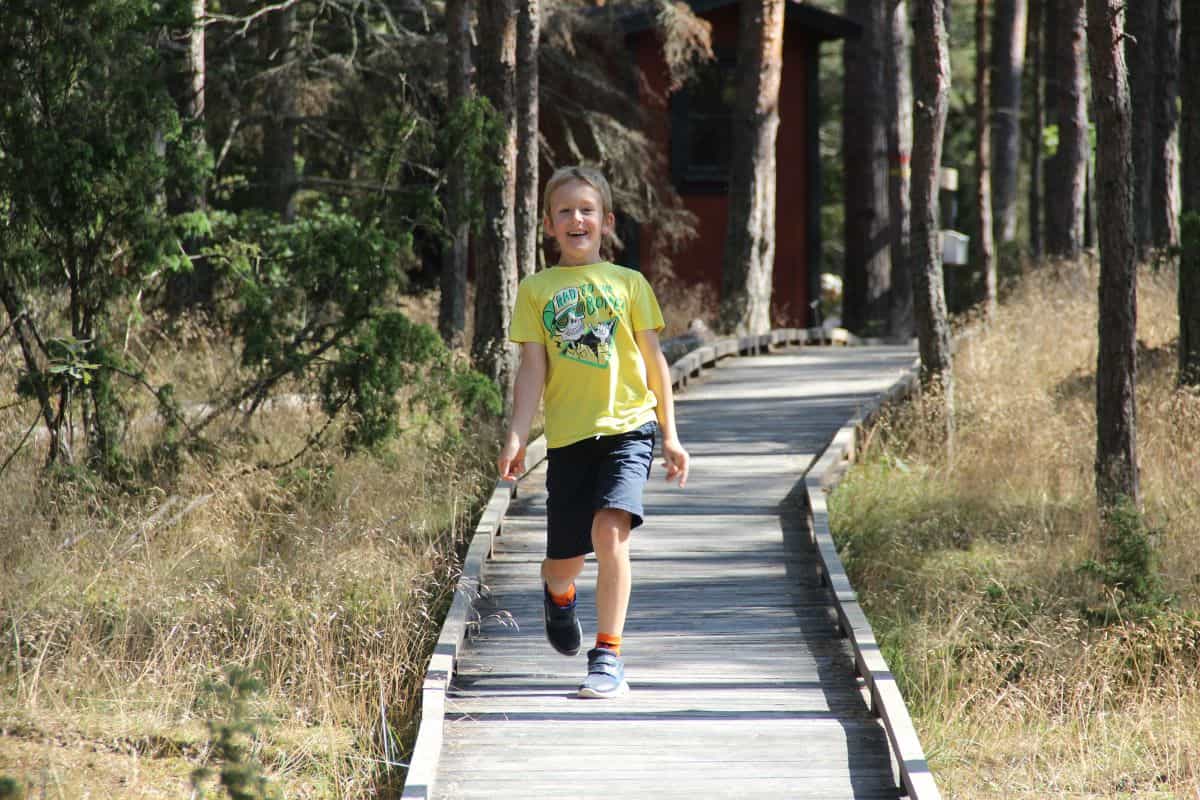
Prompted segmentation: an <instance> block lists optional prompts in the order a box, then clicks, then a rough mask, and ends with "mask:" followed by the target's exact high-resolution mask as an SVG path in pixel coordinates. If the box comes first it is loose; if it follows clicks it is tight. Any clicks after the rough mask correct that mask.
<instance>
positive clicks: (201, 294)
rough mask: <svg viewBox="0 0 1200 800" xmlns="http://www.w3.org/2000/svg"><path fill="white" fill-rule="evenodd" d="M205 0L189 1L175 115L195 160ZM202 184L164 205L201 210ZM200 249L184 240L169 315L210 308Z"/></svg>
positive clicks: (202, 144)
mask: <svg viewBox="0 0 1200 800" xmlns="http://www.w3.org/2000/svg"><path fill="white" fill-rule="evenodd" d="M206 13H207V9H206V0H192V26H191V29H190V30H189V31H188V37H187V49H186V51H185V54H184V67H183V77H184V80H183V82H182V83H183V85H182V86H181V87H180V97H179V101H180V102H179V103H178V106H179V115H180V117H182V119H183V124H184V126H185V128H186V130H187V132H188V141H189V144H190V145H191V147H192V149H193V151H194V152H195V154H196V155H197V157H200V156H202V155H203V154H204V153H205V152H206V151H207V150H208V141H207V137H206V135H205V117H204V104H205V83H206V81H207V70H206V66H205V34H204V30H205V29H204V19H205V16H206ZM205 195H206V192H205V187H204V186H203V185H200V186H195V187H188V188H186V189H184V190H183V191H181V192H179V193H177V195H176V196H175V197H172V198H171V199H170V201H169V202H168V207H169V209H170V211H171V213H172V214H185V213H188V212H195V211H203V210H204V209H205V208H206V207H207V205H208V203H207V198H206V196H205ZM203 247H204V242H203V240H201V239H188V240H186V241H184V242H183V249H184V252H186V253H187V254H188V255H189V256H191V258H192V269H191V271H190V272H184V273H174V274H172V275H171V277H170V278H169V279H168V281H167V307H168V308H169V309H171V310H172V311H173V312H179V311H182V310H183V309H185V308H193V307H196V306H211V305H212V302H213V291H214V289H215V287H214V285H213V284H214V282H215V280H216V278H215V276H214V274H213V270H212V266H211V265H210V264H209V263H208V261H207V260H206V259H204V258H200V257H199V254H200V251H201V249H202V248H203Z"/></svg>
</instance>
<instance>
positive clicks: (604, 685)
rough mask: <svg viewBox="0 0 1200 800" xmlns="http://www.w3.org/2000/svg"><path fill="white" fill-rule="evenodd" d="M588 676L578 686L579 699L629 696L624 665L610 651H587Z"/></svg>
mask: <svg viewBox="0 0 1200 800" xmlns="http://www.w3.org/2000/svg"><path fill="white" fill-rule="evenodd" d="M587 655H588V675H587V677H586V678H584V679H583V683H581V684H580V685H579V696H580V697H622V696H624V695H627V694H629V684H628V683H626V682H625V664H624V662H622V661H621V657H620V656H618V655H617V654H616V653H614V652H613V651H612V650H605V649H604V648H602V647H597V648H594V649H592V650H588V654H587Z"/></svg>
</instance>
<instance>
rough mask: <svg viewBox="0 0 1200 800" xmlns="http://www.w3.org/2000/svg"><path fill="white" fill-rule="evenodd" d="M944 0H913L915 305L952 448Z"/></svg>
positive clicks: (927, 370)
mask: <svg viewBox="0 0 1200 800" xmlns="http://www.w3.org/2000/svg"><path fill="white" fill-rule="evenodd" d="M943 2H944V0H916V2H915V4H914V5H915V9H914V10H915V12H916V13H915V14H914V19H913V32H914V48H913V60H914V76H913V77H914V81H913V94H914V97H915V100H916V103H915V105H914V115H913V159H912V163H913V176H912V209H913V230H912V265H913V309H914V311H915V314H916V319H917V338H918V339H919V342H920V350H921V381H922V383H923V384H924V386H925V388H926V389H927V390H928V389H933V390H934V391H936V392H938V393H940V396H941V401H942V403H943V410H944V420H943V421H944V424H945V428H944V435H945V440H946V447H947V452H952V447H953V431H954V428H953V419H954V383H953V375H952V372H951V361H950V325H949V322H948V320H947V316H946V293H945V289H944V286H943V281H942V250H941V241H940V236H939V231H938V227H939V226H938V196H937V191H938V172H939V169H940V164H941V160H942V136H943V134H944V133H945V129H946V112H947V109H948V105H949V96H950V52H949V47H948V43H947V37H946V28H945V24H944V22H943V19H944V17H943V13H944V7H943Z"/></svg>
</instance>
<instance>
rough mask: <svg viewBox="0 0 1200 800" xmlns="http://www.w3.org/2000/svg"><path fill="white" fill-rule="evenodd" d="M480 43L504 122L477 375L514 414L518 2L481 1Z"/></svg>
mask: <svg viewBox="0 0 1200 800" xmlns="http://www.w3.org/2000/svg"><path fill="white" fill-rule="evenodd" d="M479 38H480V41H481V42H482V45H481V47H480V51H481V57H480V70H479V71H480V75H481V77H482V80H481V88H482V90H483V94H484V96H485V97H486V98H487V99H488V100H489V101H490V102H491V104H492V107H493V109H494V110H495V113H496V115H497V117H498V119H499V122H500V134H499V135H498V136H496V138H495V139H494V140H493V141H491V142H489V143H488V144H489V149H490V152H488V159H489V161H490V162H491V163H492V164H493V165H495V166H496V168H497V169H496V170H495V172H494V174H493V175H492V176H491V177H490V178H489V179H488V181H487V183H486V185H485V186H484V190H483V213H484V222H483V230H482V232H481V235H480V237H479V247H478V249H477V251H476V255H477V259H476V280H475V336H474V341H473V343H472V347H471V352H472V356H473V357H474V361H475V367H476V369H478V370H479V371H481V372H483V373H484V374H485V375H487V376H488V377H490V378H491V379H492V380H494V381H495V382H496V384H497V386H499V388H500V392H501V394H502V396H503V397H504V398H505V406H506V408H511V405H512V388H513V380H514V378H515V376H516V351H515V349H514V348H513V346H512V345H511V344H509V342H508V326H509V322H510V321H511V319H512V307H513V302H514V301H515V300H516V297H517V240H516V220H515V210H514V206H515V203H516V171H517V108H516V77H517V15H516V4H515V0H480V3H479Z"/></svg>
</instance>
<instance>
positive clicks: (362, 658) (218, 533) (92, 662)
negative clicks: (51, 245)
mask: <svg viewBox="0 0 1200 800" xmlns="http://www.w3.org/2000/svg"><path fill="white" fill-rule="evenodd" d="M179 338H182V340H183V346H182V347H179V346H178V344H179ZM155 342H159V344H155ZM130 346H131V348H142V349H141V351H140V352H139V353H138V355H139V356H140V357H141V358H142V359H143V360H144V361H145V362H146V363H148V364H150V365H151V368H152V370H156V372H155V374H154V375H153V377H154V378H165V377H175V378H177V379H178V380H179V383H180V384H181V385H183V386H184V387H186V388H187V389H188V393H186V394H185V393H183V392H182V391H181V394H182V395H183V396H184V397H187V396H202V395H192V394H191V392H192V391H198V390H199V389H200V388H202V387H203V388H207V389H209V390H210V391H211V388H212V387H213V386H217V385H220V384H221V382H222V380H223V379H224V373H225V372H226V371H227V369H228V367H227V366H226V365H228V364H231V363H236V362H235V361H232V360H231V359H230V355H231V354H230V353H228V352H227V351H226V350H225V349H223V348H222V347H221V346H220V345H218V344H216V343H214V342H211V341H208V340H206V339H205V338H204V337H203V335H202V334H201V332H200V331H199V329H191V330H190V332H188V330H185V331H184V332H183V333H182V334H177V338H176V339H175V345H174V346H172V345H171V344H170V343H168V342H167V341H166V340H165V338H164V337H160V336H159V335H158V334H157V333H156V332H153V331H151V330H148V329H143V330H139V331H137V332H135V334H134V335H133V336H131V345H130ZM11 368H12V363H11V362H10V363H9V364H8V365H7V367H6V368H5V369H11ZM10 377H11V373H10ZM3 385H5V386H11V385H12V381H11V380H9V379H5V380H4V381H3ZM6 404H7V400H6V399H5V398H0V407H3V406H5V405H6ZM146 408H147V409H148V405H147V406H146ZM27 410H28V409H26V408H22V407H16V408H11V409H8V410H5V411H3V412H0V416H3V418H2V419H0V431H4V432H5V433H4V434H3V438H2V441H3V445H4V450H5V454H7V450H8V449H9V448H11V447H12V445H14V444H15V443H16V441H17V439H18V438H19V435H20V432H23V431H24V426H22V425H21V424H20V423H21V418H22V417H25V416H27V415H26V414H25V413H24V412H25V411H27ZM132 413H138V410H137V409H135V410H134V411H133V412H132ZM260 416H261V418H260V419H256V420H255V421H254V422H253V423H252V424H251V425H250V426H249V427H242V426H241V424H240V423H238V424H236V425H235V424H230V425H229V426H227V427H225V428H224V429H222V430H213V431H211V433H212V442H213V443H214V445H215V446H214V447H213V448H211V449H204V450H196V451H193V452H191V453H188V454H185V455H184V460H183V464H182V465H181V466H180V468H179V471H178V474H176V475H174V476H173V477H171V478H170V480H169V481H168V482H166V483H163V484H161V485H160V484H157V483H156V482H155V481H154V480H146V481H145V482H143V483H139V484H136V485H133V486H127V487H125V488H124V489H116V488H113V487H109V486H105V485H102V484H99V483H96V482H93V481H89V480H87V479H85V478H83V477H82V476H78V475H76V476H73V477H69V478H68V477H64V478H62V479H45V478H43V477H42V476H40V475H39V470H40V466H41V463H40V462H41V459H42V458H43V457H44V453H43V452H41V448H39V447H36V446H35V447H33V448H31V449H29V450H28V451H27V452H26V453H25V454H23V455H21V456H20V457H18V458H17V459H16V461H14V463H13V464H12V466H11V467H10V468H9V471H8V472H7V473H6V474H5V475H4V478H3V480H4V486H5V487H6V491H4V492H2V493H0V520H4V533H3V535H2V536H0V587H2V590H0V637H2V638H0V640H2V641H3V643H4V644H3V650H0V775H8V776H11V777H16V778H18V779H19V780H21V781H22V782H23V783H24V784H25V785H26V786H27V787H29V788H30V789H31V796H39V797H40V796H45V797H66V798H73V797H83V796H89V795H90V796H102V795H108V796H112V797H122V798H125V797H159V796H163V797H181V796H187V794H188V792H190V783H189V775H190V773H191V770H192V769H193V768H195V767H196V766H197V765H199V764H202V763H204V762H205V761H206V760H207V759H208V757H209V755H210V752H209V739H210V737H209V733H208V730H207V728H206V723H207V722H209V721H213V720H220V719H221V718H222V715H223V713H224V712H223V711H222V709H221V707H220V706H219V705H217V704H214V702H213V701H212V700H211V698H210V694H209V692H207V691H206V689H205V686H206V684H207V683H208V682H209V681H211V680H213V679H214V678H219V677H220V676H221V674H222V670H223V669H224V668H225V667H226V666H229V665H241V666H245V667H248V668H250V669H252V670H254V672H255V673H256V674H257V675H258V676H259V677H260V678H261V680H262V681H263V683H264V691H263V692H262V694H261V695H260V696H259V697H258V699H257V700H256V701H255V703H254V704H253V709H254V711H255V713H256V714H263V715H266V717H267V718H268V719H269V721H267V722H264V723H262V724H261V725H260V726H259V732H258V736H257V738H256V740H255V743H254V747H253V750H254V752H255V754H256V756H257V757H258V758H259V759H260V760H261V761H262V763H263V764H264V766H265V768H266V771H267V773H268V774H269V775H270V776H271V778H272V782H273V784H274V785H275V786H276V787H277V788H278V789H279V790H280V792H281V793H282V795H283V796H286V797H289V798H291V797H301V798H303V797H321V798H325V797H338V798H351V797H368V796H369V797H374V796H378V795H377V792H378V791H379V790H380V789H381V788H382V789H384V790H386V788H387V786H388V785H389V784H393V785H394V784H395V783H396V782H397V781H398V779H399V778H400V772H399V771H398V770H395V769H392V770H389V769H387V768H386V767H385V765H384V763H383V760H384V754H385V748H386V747H392V749H393V751H395V750H396V749H398V748H399V744H398V743H402V742H405V741H408V740H410V738H411V733H412V731H411V730H410V729H409V728H410V725H411V723H412V721H413V714H414V712H415V710H416V705H415V702H416V699H417V696H418V691H419V684H420V679H421V677H422V676H423V671H424V666H425V664H424V659H425V658H426V657H427V654H428V651H429V648H430V646H431V640H432V637H433V636H434V635H435V634H436V626H435V625H433V624H431V622H432V620H434V619H437V617H438V614H439V612H440V610H441V609H443V608H444V607H445V605H446V603H447V602H448V599H449V598H448V588H447V587H449V586H451V585H452V581H451V578H452V576H453V574H454V572H455V570H456V566H455V563H454V553H455V548H456V546H457V545H460V544H461V541H462V539H463V538H464V536H465V534H466V532H467V531H468V527H469V522H470V520H471V519H472V517H473V514H474V512H475V511H476V510H477V509H476V504H477V503H478V500H479V498H480V497H482V494H483V491H484V490H485V489H486V488H488V485H489V482H490V481H491V479H492V474H491V473H492V472H493V469H492V468H491V467H490V464H489V463H488V457H487V455H486V454H487V453H488V452H490V449H491V447H492V446H493V444H494V442H495V441H498V431H494V430H483V429H478V428H479V427H480V426H478V425H476V426H475V427H476V428H477V429H476V430H475V431H474V432H471V431H465V432H464V434H463V435H462V436H461V437H460V438H457V439H456V438H447V437H446V436H445V432H446V431H447V430H456V429H458V428H460V427H465V425H464V423H463V421H462V420H460V419H454V418H448V419H441V420H437V421H428V420H427V421H425V422H420V421H419V420H417V419H416V418H414V420H413V421H412V422H411V423H410V425H409V429H408V430H407V431H406V432H405V433H404V435H403V436H402V437H401V438H400V439H399V440H397V441H395V442H394V443H392V444H391V445H389V446H388V447H387V448H386V449H384V450H383V451H381V452H378V453H374V454H370V455H367V454H356V455H349V456H348V455H345V454H343V453H342V452H341V450H340V449H339V448H337V447H331V448H329V449H327V450H324V451H320V450H318V451H312V452H310V453H308V454H307V455H305V456H303V457H301V458H300V459H299V460H297V461H295V462H293V463H291V464H289V465H288V466H286V467H282V468H278V469H259V470H255V469H253V468H252V467H253V465H254V464H257V463H260V462H262V461H267V462H281V461H285V460H286V459H288V458H289V457H290V456H292V455H293V454H295V453H296V452H298V451H299V450H300V449H301V448H302V446H303V443H304V441H305V437H306V436H307V434H308V433H309V431H311V430H312V429H313V428H314V426H316V425H319V423H320V422H321V419H320V418H319V416H318V415H316V414H315V413H313V412H310V411H306V410H304V409H302V408H296V409H281V410H277V411H273V412H271V413H266V414H263V415H260ZM25 424H27V421H26V423H25ZM332 434H333V437H332V438H331V441H333V442H336V441H337V439H336V434H337V431H336V428H335V429H334V430H333V431H332ZM130 435H131V437H132V439H133V441H131V442H130V443H129V449H130V450H131V451H132V452H134V453H144V451H143V450H142V448H143V447H145V446H147V445H148V444H149V436H150V431H149V430H140V429H139V428H136V427H135V428H134V429H133V430H132V432H131V434H130ZM139 437H141V438H144V439H145V441H144V442H139V441H137V440H138V439H139ZM173 498H177V499H173ZM197 498H200V502H199V503H198V504H197V505H195V506H194V507H193V508H192V509H191V510H190V511H189V512H188V513H186V514H183V513H181V512H183V511H184V509H185V508H187V506H188V504H189V501H191V500H193V499H197ZM203 498H207V499H203ZM163 509H167V511H166V512H165V513H157V512H161V511H162V510H163ZM156 514H157V515H156ZM68 540H69V541H71V542H72V544H71V545H70V546H65V547H64V546H63V543H64V542H65V541H68ZM381 717H382V718H384V719H386V720H387V725H386V727H385V726H384V724H383V723H382V722H381ZM400 755H401V756H403V753H400ZM39 792H40V794H39ZM382 796H387V794H386V791H385V792H384V794H383V795H382Z"/></svg>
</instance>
